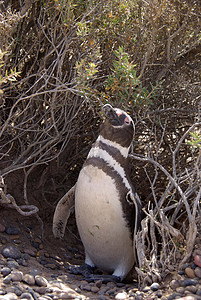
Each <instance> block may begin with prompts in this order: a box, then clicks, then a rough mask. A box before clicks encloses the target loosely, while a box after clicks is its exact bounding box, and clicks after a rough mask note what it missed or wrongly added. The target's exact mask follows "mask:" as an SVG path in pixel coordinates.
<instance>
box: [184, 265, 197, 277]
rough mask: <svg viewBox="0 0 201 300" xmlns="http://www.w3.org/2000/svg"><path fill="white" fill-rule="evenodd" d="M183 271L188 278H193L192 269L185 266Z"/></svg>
mask: <svg viewBox="0 0 201 300" xmlns="http://www.w3.org/2000/svg"><path fill="white" fill-rule="evenodd" d="M185 273H186V275H187V276H188V277H189V278H195V272H194V270H193V269H191V268H189V267H187V268H186V269H185Z"/></svg>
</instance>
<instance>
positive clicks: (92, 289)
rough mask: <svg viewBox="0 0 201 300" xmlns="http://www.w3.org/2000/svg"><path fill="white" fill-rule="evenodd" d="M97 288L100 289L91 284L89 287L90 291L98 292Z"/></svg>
mask: <svg viewBox="0 0 201 300" xmlns="http://www.w3.org/2000/svg"><path fill="white" fill-rule="evenodd" d="M99 290H100V289H99V288H98V287H97V286H92V287H91V292H92V293H98V291H99Z"/></svg>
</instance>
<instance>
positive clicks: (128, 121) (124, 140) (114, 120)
mask: <svg viewBox="0 0 201 300" xmlns="http://www.w3.org/2000/svg"><path fill="white" fill-rule="evenodd" d="M103 112H104V115H105V118H106V119H105V122H104V123H103V125H102V129H101V135H102V136H103V137H104V138H106V139H108V140H110V141H113V142H117V143H118V144H120V145H121V146H123V147H128V148H129V147H130V145H131V143H132V140H133V137H134V122H133V120H132V118H131V117H130V116H129V115H128V114H127V113H126V112H125V111H123V110H121V109H119V108H113V107H112V106H111V105H110V104H106V105H104V106H103Z"/></svg>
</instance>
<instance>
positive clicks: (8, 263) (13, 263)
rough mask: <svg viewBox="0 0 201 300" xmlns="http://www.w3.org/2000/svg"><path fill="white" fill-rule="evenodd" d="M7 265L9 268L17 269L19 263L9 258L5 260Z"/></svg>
mask: <svg viewBox="0 0 201 300" xmlns="http://www.w3.org/2000/svg"><path fill="white" fill-rule="evenodd" d="M7 266H8V268H10V269H12V270H13V269H18V268H19V264H18V262H16V261H15V260H10V261H8V262H7Z"/></svg>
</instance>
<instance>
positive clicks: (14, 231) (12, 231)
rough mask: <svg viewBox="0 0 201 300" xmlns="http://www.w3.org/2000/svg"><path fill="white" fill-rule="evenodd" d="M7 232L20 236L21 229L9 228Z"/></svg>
mask: <svg viewBox="0 0 201 300" xmlns="http://www.w3.org/2000/svg"><path fill="white" fill-rule="evenodd" d="M5 232H6V233H7V234H9V235H18V234H19V233H20V229H19V228H18V227H16V226H8V227H6V229H5Z"/></svg>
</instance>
